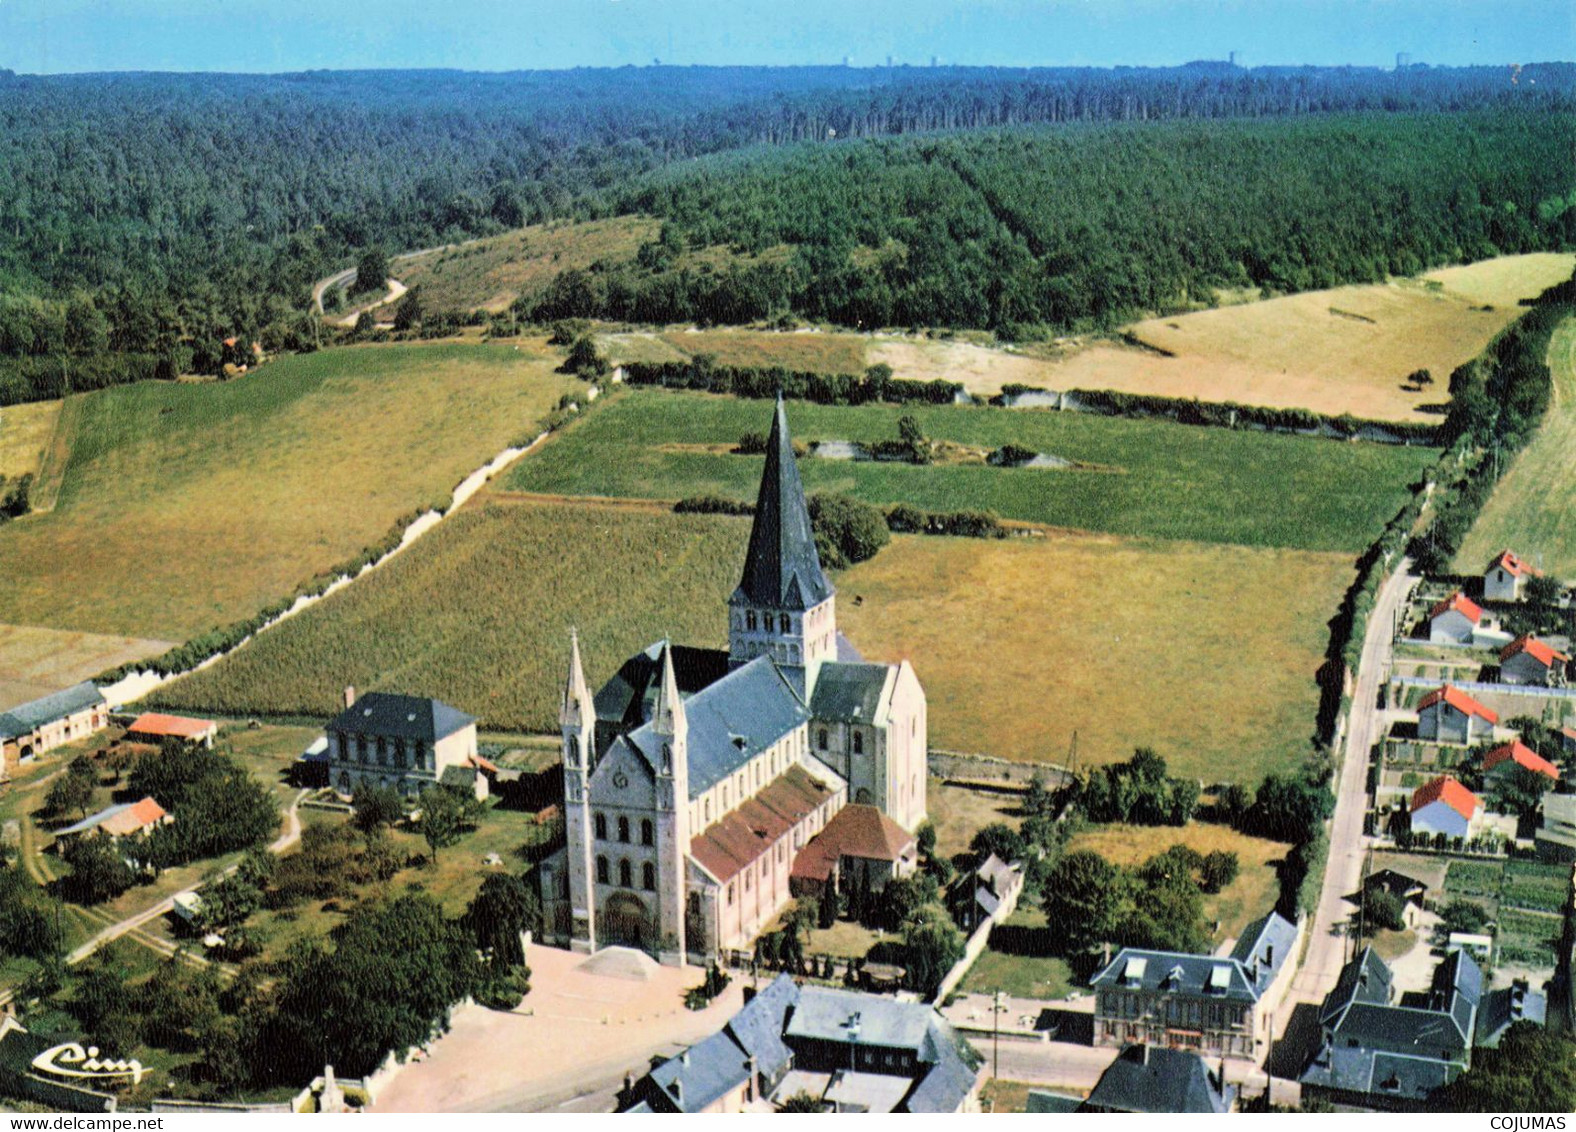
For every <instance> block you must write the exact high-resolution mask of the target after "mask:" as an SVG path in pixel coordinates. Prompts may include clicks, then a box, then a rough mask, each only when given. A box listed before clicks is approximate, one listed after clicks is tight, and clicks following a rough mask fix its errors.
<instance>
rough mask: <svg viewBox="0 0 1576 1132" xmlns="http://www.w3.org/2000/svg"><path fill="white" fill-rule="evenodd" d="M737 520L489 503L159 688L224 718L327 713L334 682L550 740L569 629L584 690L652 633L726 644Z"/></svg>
mask: <svg viewBox="0 0 1576 1132" xmlns="http://www.w3.org/2000/svg"><path fill="white" fill-rule="evenodd" d="M748 535H749V526H748V524H747V522H745V521H743V520H740V519H728V518H719V517H713V516H697V515H683V516H681V515H672V514H669V513H666V512H656V511H650V510H644V509H632V508H618V507H588V506H583V505H572V504H570V505H555V504H538V503H513V502H489V503H487V504H486V505H484V506H473V507H469V508H467V509H465V510H464V511H462V512H460V513H459V514H457V515H455V516H454V517H453V518H451V519H449V520H448V521H446V522H445V523H444V524H443V525H442V526H440V527H439V528H438V529H437V530H436V531H434V532H433V533H432V534H430V535H428V536H427V537H425V538H424V539H422V540H421V541H420V542H419V543H417V544H416V545H415V546H413V547H412V548H411V549H410V550H408V551H406V552H405V553H403V554H401V555H400V556H399V557H397V558H395V559H393V560H392V561H390V562H389V563H388V564H387V565H386V566H382V567H380V568H379V569H377V570H375V571H373V572H372V573H371V574H368V575H367V576H366V577H364V578H361V579H360V580H358V581H357V582H356V584H355V585H353V586H350V587H348V588H346V589H344V590H341V591H340V592H339V593H336V594H334V595H332V596H330V597H328V598H326V599H324V600H323V601H322V602H321V603H319V604H318V605H316V606H314V607H313V608H312V609H309V610H307V611H305V612H304V613H301V614H299V615H298V616H296V617H293V618H291V619H289V620H288V621H285V622H283V623H281V624H280V625H279V626H277V627H276V628H274V629H271V630H269V632H267V633H266V634H264V635H263V636H262V637H260V638H258V639H257V640H255V641H253V642H252V643H250V644H248V645H246V646H244V647H243V648H242V649H241V650H240V651H239V652H237V653H236V654H235V655H234V656H232V657H230V658H229V659H227V660H225V661H224V662H222V663H220V664H217V665H214V666H212V667H210V668H207V669H205V670H203V671H202V672H199V673H196V674H194V675H191V676H187V677H185V678H183V679H181V680H179V681H177V682H175V683H174V684H171V685H169V686H168V687H166V688H164V689H161V690H160V691H159V692H158V693H157V699H158V702H160V703H163V704H167V705H170V706H179V707H182V708H191V709H196V708H198V706H199V705H201V708H202V710H204V711H214V712H219V713H228V714H249V713H265V714H273V715H289V716H325V715H329V714H331V713H332V712H333V711H334V710H336V705H337V704H338V703H339V700H340V695H341V692H342V691H343V689H344V687H345V685H346V684H354V685H355V686H356V687H357V688H362V689H367V690H371V689H382V690H387V691H404V692H410V693H416V694H421V695H434V696H438V697H440V698H441V699H444V700H446V701H448V702H449V703H452V704H454V705H455V706H456V707H459V708H462V709H464V710H465V711H468V712H470V713H472V714H474V715H477V716H479V717H481V719H482V722H483V725H484V726H486V727H502V728H513V727H520V728H524V729H527V730H535V731H551V730H554V729H555V728H556V726H557V719H558V714H557V713H558V697H559V695H560V694H561V690H562V682H563V675H564V670H565V665H566V663H567V660H566V658H567V656H568V639H569V638H568V634H569V627H570V626H571V625H574V626H577V627H578V628H579V630H580V639H581V647H582V649H583V651H584V654H585V663H586V674H587V676H588V678H589V679H590V680H591V681H592V683H593V685H600V684H601V682H602V681H604V680H606V679H607V678H608V677H609V676H611V675H612V674H613V672H614V670H615V668H616V667H617V666H618V665H619V664H620V663H622V661H623V660H624V658H626V657H627V656H629V655H630V654H632V653H633V652H635V651H636V650H637V649H639V648H642V647H644V646H646V645H648V644H650V643H651V642H652V641H654V640H657V639H659V638H661V637H663V636H664V635H671V636H672V638H673V639H674V640H677V641H682V642H684V643H686V644H692V645H720V644H723V643H724V642H725V633H726V626H727V622H726V613H725V609H726V602H727V598H728V594H729V593H731V592H732V590H733V587H734V586H735V585H737V584H738V571H739V568H740V563H741V562H742V561H743V557H744V544H745V541H746V539H747V538H748Z"/></svg>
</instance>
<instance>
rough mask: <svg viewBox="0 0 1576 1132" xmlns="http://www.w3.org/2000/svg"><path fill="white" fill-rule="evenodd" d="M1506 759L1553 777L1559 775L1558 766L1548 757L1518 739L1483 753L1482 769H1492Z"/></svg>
mask: <svg viewBox="0 0 1576 1132" xmlns="http://www.w3.org/2000/svg"><path fill="white" fill-rule="evenodd" d="M1508 761H1514V762H1515V763H1516V765H1517V766H1520V767H1525V768H1526V769H1527V770H1530V771H1534V772H1536V773H1538V774H1543V775H1547V776H1548V777H1550V778H1553V779H1558V778H1559V776H1560V768H1559V767H1557V766H1555V765H1554V764H1553V763H1551V762H1549V760H1548V759H1546V758H1544V757H1543V756H1542V755H1540V754H1538V752H1536V751H1534V750H1533V749H1532V748H1531V747H1529V746H1527V745H1526V744H1525V743H1523V742H1522V741H1521V740H1520V739H1513V740H1512V741H1510V742H1509V743H1506V744H1504V745H1503V746H1499V747H1495V748H1494V749H1493V750H1492V751H1490V752H1489V753H1488V754H1486V755H1484V756H1483V769H1484V770H1485V771H1489V770H1493V769H1494V768H1495V767H1497V766H1499V765H1500V764H1501V763H1504V762H1508Z"/></svg>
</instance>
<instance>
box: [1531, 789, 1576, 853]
mask: <svg viewBox="0 0 1576 1132" xmlns="http://www.w3.org/2000/svg"><path fill="white" fill-rule="evenodd" d="M1532 839H1533V844H1534V845H1536V846H1537V849H1538V860H1540V861H1547V862H1549V863H1550V864H1555V865H1569V864H1576V794H1545V795H1544V796H1543V806H1542V812H1541V813H1540V814H1539V816H1538V829H1537V832H1536V833H1534V834H1533V835H1532Z"/></svg>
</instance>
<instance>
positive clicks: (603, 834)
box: [595, 814, 607, 841]
mask: <svg viewBox="0 0 1576 1132" xmlns="http://www.w3.org/2000/svg"><path fill="white" fill-rule="evenodd" d="M595 823H596V839H597V840H598V841H606V840H607V815H606V814H598V815H597V816H596V818H595Z"/></svg>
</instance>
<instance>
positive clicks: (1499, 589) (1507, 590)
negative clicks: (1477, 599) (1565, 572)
mask: <svg viewBox="0 0 1576 1132" xmlns="http://www.w3.org/2000/svg"><path fill="white" fill-rule="evenodd" d="M1539 574H1540V571H1538V570H1536V569H1534V568H1533V567H1532V564H1531V563H1529V562H1526V561H1524V560H1522V559H1521V558H1518V557H1517V556H1516V555H1515V553H1514V552H1512V551H1509V550H1506V551H1503V552H1501V553H1500V555H1499V557H1497V558H1495V559H1494V561H1492V562H1490V563H1489V564H1488V566H1487V567H1485V568H1484V570H1483V596H1484V598H1486V599H1487V600H1489V601H1520V600H1521V599H1522V598H1523V597H1525V596H1526V593H1527V579H1529V578H1536V577H1538V576H1539Z"/></svg>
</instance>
